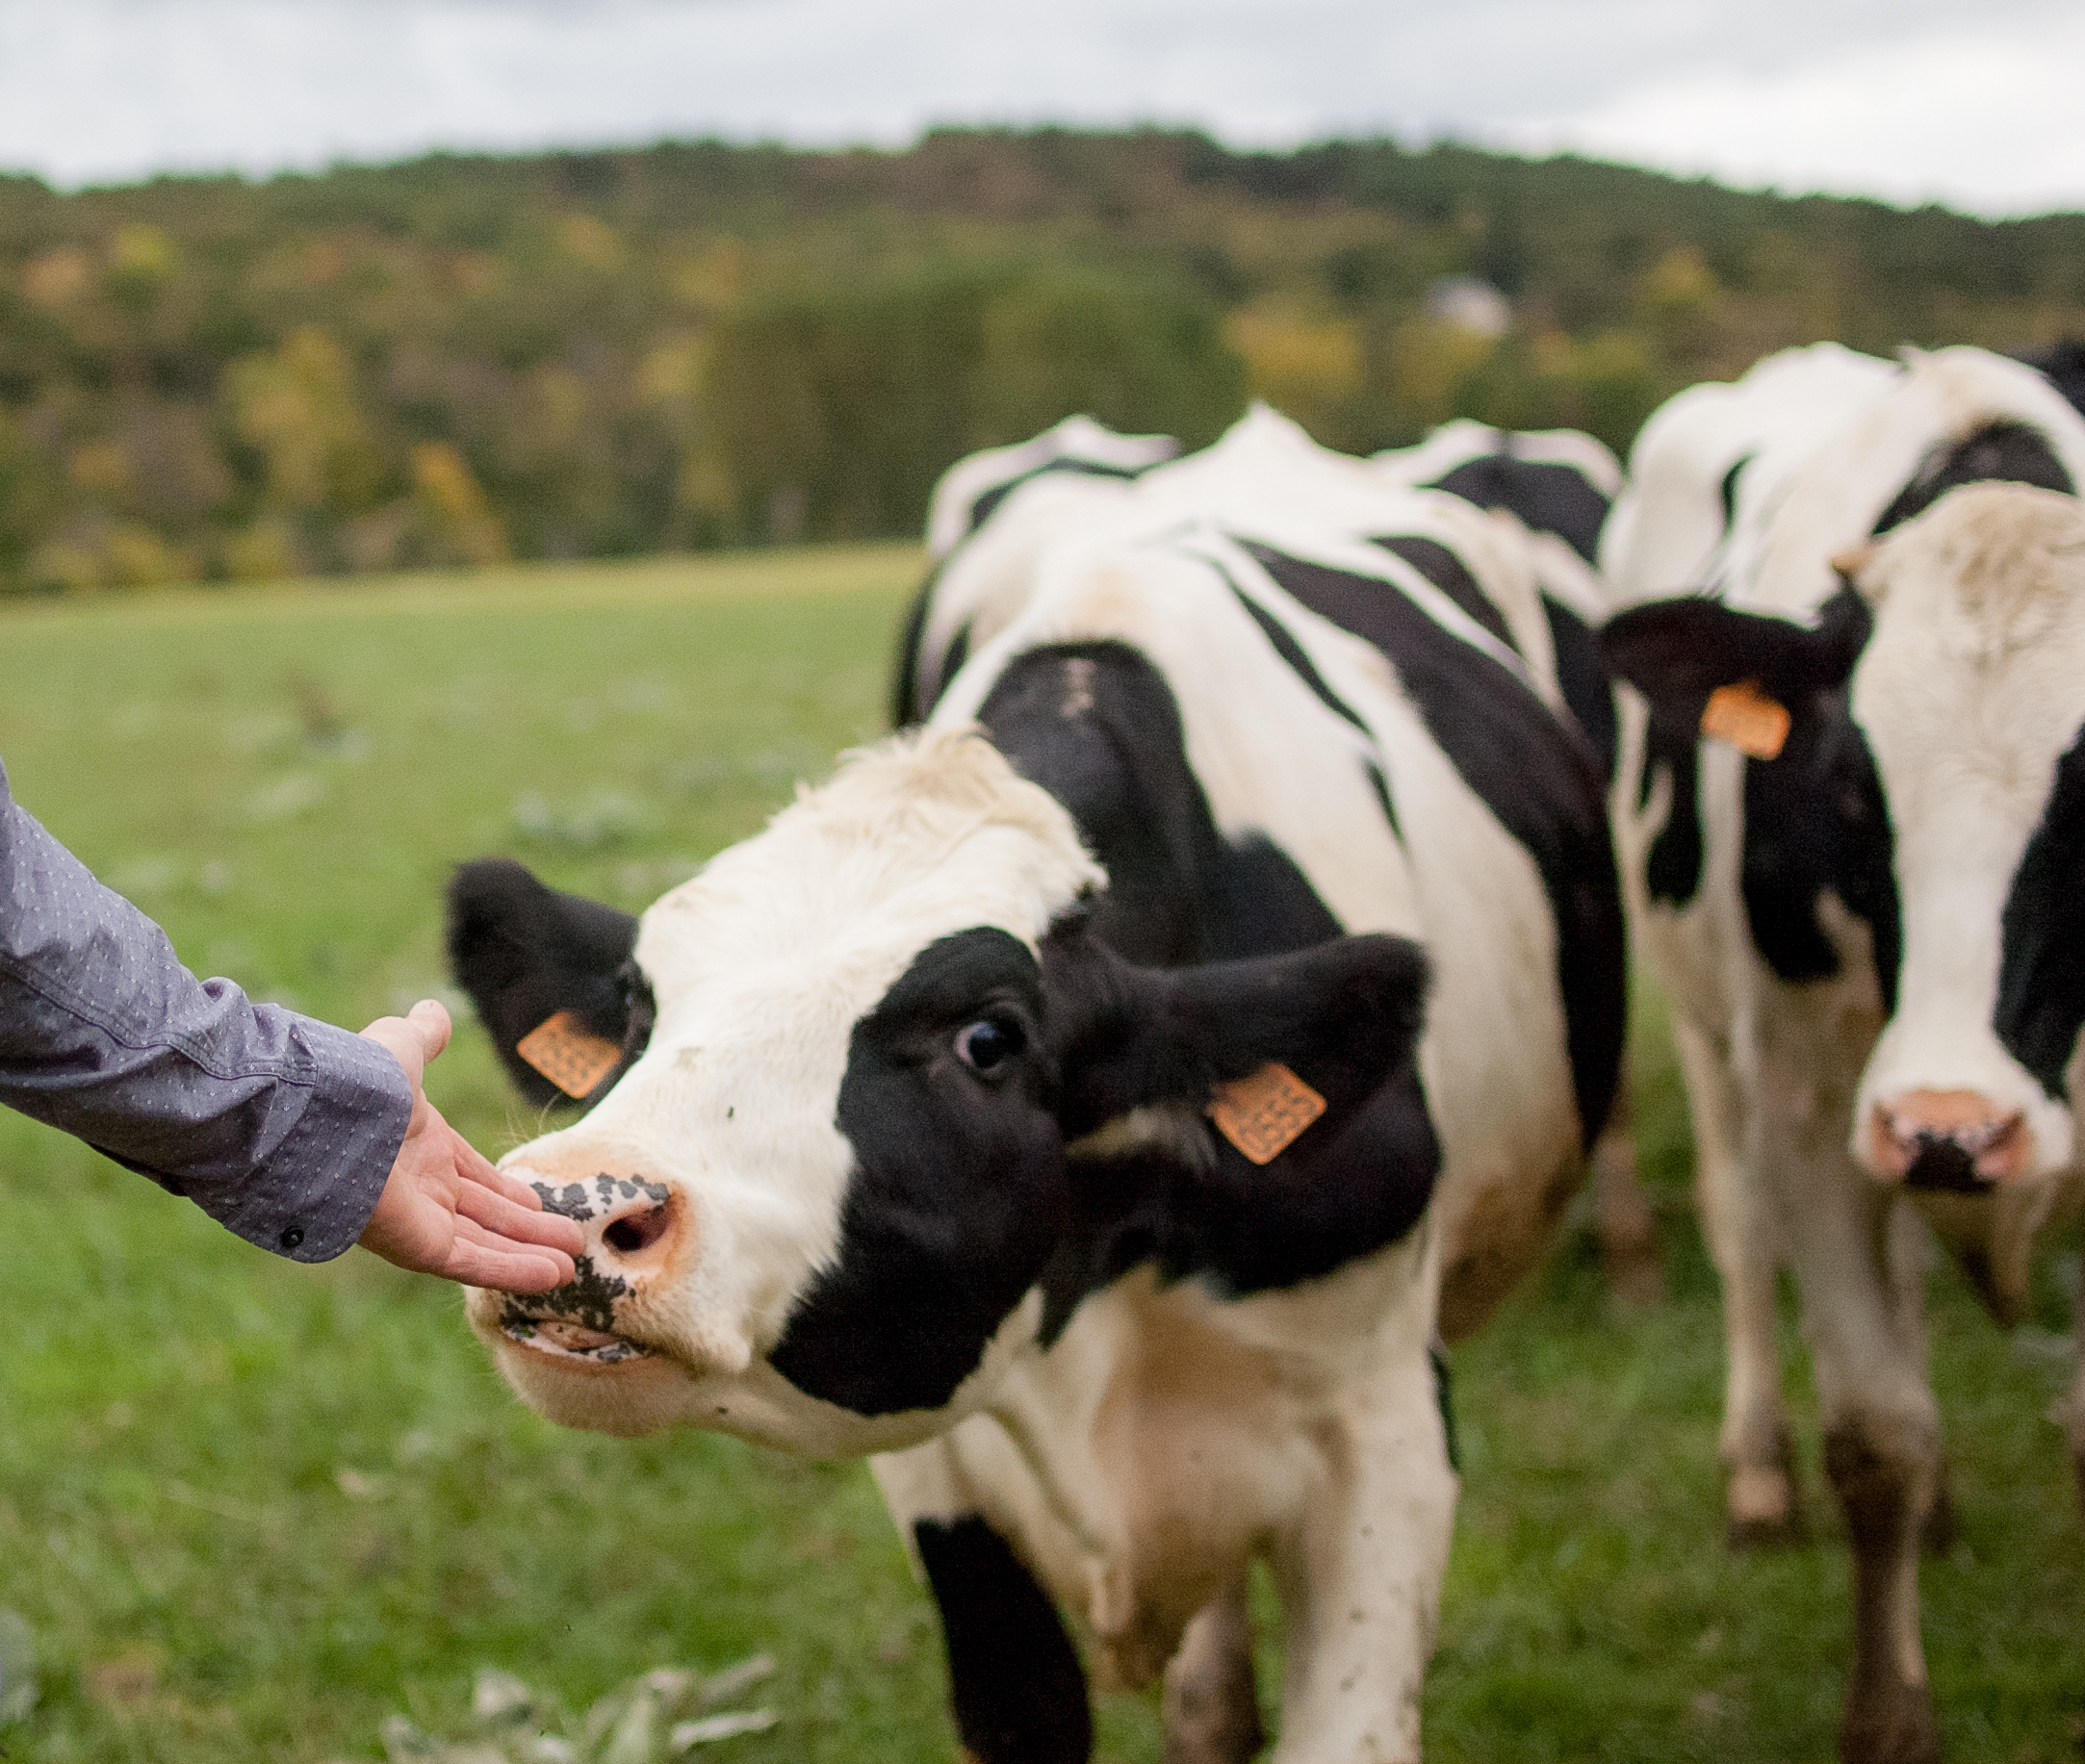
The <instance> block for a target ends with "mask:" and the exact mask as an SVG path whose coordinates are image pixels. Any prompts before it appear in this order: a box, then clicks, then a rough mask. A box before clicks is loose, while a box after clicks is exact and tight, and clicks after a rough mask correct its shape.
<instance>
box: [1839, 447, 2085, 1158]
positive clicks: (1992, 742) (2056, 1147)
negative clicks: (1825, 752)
mask: <svg viewBox="0 0 2085 1764" xmlns="http://www.w3.org/2000/svg"><path fill="white" fill-rule="evenodd" d="M1861 586H1862V588H1863V590H1864V592H1866V594H1867V595H1868V596H1869V597H1870V598H1871V600H1873V601H1874V602H1875V603H1876V623H1875V630H1874V634H1873V636H1872V637H1871V638H1870V639H1869V640H1868V645H1867V649H1866V652H1865V653H1864V654H1863V656H1862V658H1861V663H1860V666H1859V668H1858V669H1857V670H1856V671H1855V674H1854V679H1853V711H1854V715H1855V717H1856V718H1857V720H1858V721H1859V722H1860V723H1861V725H1862V727H1863V729H1865V730H1866V734H1867V740H1868V746H1869V748H1870V750H1871V751H1872V752H1873V754H1874V756H1875V763H1876V765H1877V767H1878V768H1879V770H1880V772H1881V774H1882V779H1883V783H1884V786H1885V788H1886V790H1887V792H1888V794H1889V798H1890V811H1891V819H1892V823H1893V826H1894V831H1895V836H1896V852H1895V862H1896V873H1897V882H1898V892H1899V894H1900V896H1901V898H1902V901H1903V906H1904V927H1903V931H1904V956H1903V963H1902V968H1901V972H1900V976H1899V980H1898V992H1897V1008H1896V1012H1895V1014H1894V1015H1893V1016H1892V1018H1891V1020H1890V1023H1889V1026H1888V1027H1887V1028H1886V1029H1885V1030H1884V1031H1883V1034H1882V1037H1881V1039H1880V1041H1878V1042H1877V1044H1876V1047H1875V1051H1874V1053H1873V1054H1872V1055H1871V1056H1870V1058H1869V1060H1868V1063H1867V1069H1866V1073H1865V1074H1864V1075H1863V1077H1862V1081H1861V1089H1860V1094H1859V1097H1858V1099H1857V1102H1856V1107H1855V1116H1856V1118H1855V1121H1854V1124H1853V1134H1852V1138H1853V1144H1854V1148H1855V1155H1856V1156H1857V1157H1859V1158H1861V1159H1862V1160H1863V1161H1864V1162H1866V1159H1867V1156H1868V1149H1869V1140H1868V1135H1867V1133H1866V1121H1867V1119H1868V1116H1869V1112H1870V1111H1871V1110H1873V1109H1874V1108H1876V1107H1877V1106H1880V1107H1882V1108H1884V1109H1886V1110H1887V1109H1888V1108H1889V1107H1890V1106H1891V1104H1892V1102H1893V1101H1894V1100H1895V1099H1897V1098H1899V1097H1902V1096H1904V1095H1906V1094H1907V1093H1909V1092H1912V1091H1915V1090H1943V1091H1945V1090H1968V1091H1973V1092H1975V1093H1976V1094H1978V1095H1979V1096H1982V1097H1983V1098H1985V1099H1986V1100H1987V1101H1989V1102H1990V1103H1992V1104H1994V1105H1995V1108H1996V1110H1997V1112H1998V1115H1999V1117H2000V1118H2003V1117H2004V1116H2007V1115H2010V1114H2012V1113H2015V1112H2017V1113H2020V1114H2021V1115H2024V1116H2025V1117H2026V1122H2027V1126H2028V1129H2029V1130H2030V1132H2031V1134H2032V1136H2033V1144H2034V1163H2033V1165H2032V1168H2031V1170H2030V1171H2029V1172H2027V1173H2029V1174H2035V1175H2047V1174H2052V1173H2053V1172H2055V1171H2058V1170H2062V1169H2064V1168H2067V1167H2068V1166H2069V1165H2070V1163H2071V1162H2072V1149H2073V1148H2072V1120H2071V1111H2070V1108H2069V1106H2068V1104H2067V1103H2065V1102H2064V1101H2063V1100H2061V1099H2060V1098H2057V1097H2053V1096H2050V1095H2049V1094H2047V1092H2046V1091H2045V1090H2044V1089H2043V1088H2042V1087H2041V1085H2040V1084H2039V1083H2038V1082H2037V1081H2036V1080H2035V1078H2034V1077H2033V1076H2032V1075H2031V1074H2030V1073H2028V1072H2027V1071H2026V1070H2025V1069H2024V1068H2023V1067H2022V1066H2021V1064H2020V1063H2019V1061H2016V1060H2015V1059H2014V1058H2013V1057H2012V1055H2011V1054H2010V1053H2008V1052H2007V1051H2006V1049H2005V1048H2004V1046H2003V1045H2002V1044H2001V1043H2000V1042H1999V1040H1998V1037H1997V1035H1996V1034H1995V1031H1994V1030H1993V1028H1992V1023H1993V1017H1994V1011H1995V1006H1996V1003H1997V996H1998V972H1999V959H2000V953H2001V952H2000V928H2001V921H2002V915H2003V913H2004V909H2005V903H2006V897H2007V894H2008V892H2009V890H2010V888H2011V886H2012V882H2013V878H2014V875H2015V873H2016V872H2017V871H2018V869H2019V868H2020V860H2021V856H2022V854H2023V853H2024V852H2025V851H2026V848H2027V841H2028V840H2029V839H2030V838H2031V837H2032V836H2033V834H2034V831H2035V829H2036V827H2037V826H2038V825H2039V824H2040V822H2041V819H2042V813H2043V809H2044V807H2045V805H2046V804H2047V802H2048V797H2049V791H2050V788H2051V786H2052V784H2053V781H2054V778H2055V772H2056V764H2057V761H2058V760H2059V759H2060V758H2061V757H2062V756H2063V754H2064V753H2065V751H2066V750H2067V749H2068V748H2069V747H2070V746H2071V745H2072V742H2073V741H2074V740H2075V739H2076V738H2077V733H2078V728H2079V725H2080V723H2081V722H2085V506H2081V505H2080V504H2079V502H2078V501H2077V499H2075V498H2074V497H2067V496H2059V495H2056V494H2055V493H2053V492H2051V491H2046V490H2036V489H2032V488H2030V487H2028V486H2025V485H2021V484H1969V485H1965V486H1964V487H1962V488H1961V489H1959V490H1954V491H1951V492H1949V493H1948V494H1947V495H1946V496H1944V497H1943V498H1942V499H1940V500H1939V501H1938V502H1936V503H1935V504H1934V505H1933V506H1932V507H1931V508H1930V509H1928V510H1927V511H1926V512H1925V513H1924V514H1922V515H1920V516H1919V517H1918V519H1917V520H1915V521H1910V522H1907V523H1906V524H1904V525H1903V526H1901V527H1899V528H1897V529H1896V531H1894V532H1892V534H1890V535H1889V537H1888V538H1887V539H1885V540H1884V542H1883V543H1882V544H1881V545H1880V546H1879V547H1878V548H1877V549H1876V550H1875V552H1874V553H1873V555H1872V557H1871V558H1870V559H1869V561H1868V562H1867V564H1866V567H1865V568H1864V570H1863V572H1862V575H1861Z"/></svg>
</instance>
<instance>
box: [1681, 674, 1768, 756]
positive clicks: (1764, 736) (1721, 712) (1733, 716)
mask: <svg viewBox="0 0 2085 1764" xmlns="http://www.w3.org/2000/svg"><path fill="white" fill-rule="evenodd" d="M1701 732H1702V733H1703V734H1705V735H1708V736H1710V737H1711V738H1712V739H1713V740H1716V741H1728V742H1729V743H1730V744H1731V746H1732V747H1734V748H1736V749H1737V750H1738V752H1739V753H1740V754H1749V755H1751V757H1752V758H1754V759H1775V758H1778V757H1779V756H1780V754H1781V749H1782V747H1783V745H1784V744H1785V743H1786V742H1787V741H1788V738H1789V707H1788V706H1787V705H1786V704H1784V703H1780V702H1779V701H1778V700H1776V699H1770V698H1768V697H1767V696H1766V694H1765V693H1763V692H1762V691H1761V690H1760V683H1759V681H1758V680H1753V679H1746V680H1739V681H1738V683H1737V684H1736V685H1735V686H1718V687H1717V688H1716V689H1715V690H1714V691H1713V692H1712V693H1711V694H1710V695H1709V703H1707V705H1705V706H1704V707H1703V709H1702V713H1701Z"/></svg>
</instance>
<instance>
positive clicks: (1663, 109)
mask: <svg viewBox="0 0 2085 1764" xmlns="http://www.w3.org/2000/svg"><path fill="white" fill-rule="evenodd" d="M2081 78H2085V17H2067V18H2064V19H2062V20H2060V21H2058V20H2055V19H2049V20H2044V21H2041V22H2039V23H2038V24H2037V25H2036V26H2035V27H2034V28H2033V29H2031V30H2028V29H2016V30H2013V31H1993V32H1986V33H1980V34H1979V33H1971V32H1969V31H1965V30H1959V29H1957V30H1948V31H1943V32H1936V33H1934V34H1932V35H1929V36H1925V37H1921V38H1914V39H1913V40H1910V41H1896V42H1892V43H1888V44H1883V45H1875V46H1870V47H1866V48H1862V49H1859V50H1847V51H1842V52H1840V53H1839V54H1836V55H1833V56H1830V57H1828V58H1825V59H1823V60H1821V61H1819V62H1817V63H1815V64H1804V65H1798V66H1793V67H1789V68H1785V69H1781V70H1777V71H1773V72H1765V73H1759V74H1744V73H1733V72H1725V71H1702V72H1697V73H1690V74H1682V75H1679V76H1677V77H1668V78H1663V79H1660V80H1658V81H1656V82H1651V83H1646V84H1644V85H1642V86H1639V87H1637V88H1635V89H1633V90H1630V91H1627V92H1624V93H1622V94H1621V95H1620V96H1618V97H1616V98H1614V99H1612V100H1610V101H1609V102H1608V103H1605V104H1602V105H1600V106H1597V107H1595V108H1592V109H1589V110H1586V111H1584V112H1582V113H1580V114H1579V115H1571V116H1563V117H1552V118H1546V119H1539V120H1535V121H1532V122H1528V123H1523V124H1520V125H1517V126H1515V127H1512V128H1509V129H1507V130H1505V131H1502V134H1503V136H1504V138H1505V139H1506V140H1507V141H1514V142H1517V143H1518V144H1521V145H1525V146H1530V147H1535V148H1555V147H1558V146H1572V147H1577V148H1580V149H1582V150H1583V151H1586V152H1590V153H1597V154H1601V155H1604V156H1607V157H1610V158H1619V159H1629V160H1648V161H1651V162H1652V163H1655V164H1658V165H1661V166H1671V167H1674V168H1676V169H1680V170H1685V171H1699V172H1707V173H1709V174H1711V175H1712V176H1715V177H1719V178H1723V179H1726V180H1729V181H1733V182H1738V183H1741V184H1746V185H1753V186H1773V187H1777V188H1780V189H1783V190H1787V191H1790V192H1808V191H1826V192H1857V193H1865V194H1874V195H1880V196H1884V197H1886V198H1889V199H1891V200H1893V201H1898V202H1904V203H1917V202H1923V201H1943V202H1948V203H1952V204H1955V205H1957V206H1967V207H1969V208H1972V209H1976V210H1980V211H1982V212H1985V213H1990V214H2033V213H2040V212H2046V211H2047V210H2049V209H2053V208H2077V207H2085V129H2081V128H2080V127H2079V126H2078V120H2077V108H2076V107H2077V94H2078V91H2079V86H2080V80H2081Z"/></svg>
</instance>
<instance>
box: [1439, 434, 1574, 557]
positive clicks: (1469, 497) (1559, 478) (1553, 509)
mask: <svg viewBox="0 0 2085 1764" xmlns="http://www.w3.org/2000/svg"><path fill="white" fill-rule="evenodd" d="M1428 488H1429V489H1431V490H1445V491H1447V492H1448V494H1449V495H1450V496H1455V497H1460V498H1461V499H1463V500H1464V501H1465V502H1474V503H1476V504H1477V506H1478V507H1480V508H1503V509H1506V511H1507V512H1508V513H1510V514H1512V515H1514V516H1515V517H1517V518H1518V519H1519V521H1520V524H1522V525H1523V526H1526V527H1529V528H1531V529H1532V530H1533V531H1535V532H1539V533H1555V534H1556V535H1557V538H1559V539H1561V540H1562V541H1563V542H1564V543H1565V544H1566V545H1568V546H1569V547H1570V548H1571V549H1572V550H1574V551H1576V552H1577V553H1578V554H1579V555H1580V556H1581V557H1583V559H1584V560H1585V561H1586V562H1587V563H1591V562H1592V561H1593V560H1594V558H1595V557H1596V556H1597V555H1598V554H1599V550H1600V529H1601V528H1602V527H1603V526H1605V525H1606V524H1607V520H1608V499H1607V498H1606V497H1605V496H1604V495H1602V494H1601V492H1600V491H1599V489H1598V488H1596V487H1595V486H1594V485H1593V484H1591V483H1589V482H1588V481H1587V480H1586V479H1585V477H1584V476H1583V474H1582V473H1580V472H1579V471H1578V470H1577V469H1576V468H1575V467H1572V466H1565V465H1558V464H1557V463H1555V462H1553V461H1548V460H1537V459H1518V458H1516V457H1514V455H1512V454H1510V453H1487V454H1485V455H1484V456H1483V457H1482V458H1480V459H1469V460H1464V461H1463V463H1462V464H1461V465H1459V466H1457V467H1456V468H1455V469H1454V471H1453V472H1451V473H1448V474H1447V475H1446V476H1445V477H1442V478H1439V479H1436V480H1435V481H1434V482H1433V483H1432V484H1430V485H1429V486H1428Z"/></svg>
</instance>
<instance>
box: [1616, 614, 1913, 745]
mask: <svg viewBox="0 0 2085 1764" xmlns="http://www.w3.org/2000/svg"><path fill="white" fill-rule="evenodd" d="M1872 625H1873V621H1872V619H1871V618H1870V616H1869V614H1868V610H1867V602H1866V601H1864V600H1862V599H1861V597H1860V596H1859V595H1858V594H1856V593H1855V592H1854V591H1853V590H1852V589H1851V588H1841V589H1840V591H1839V592H1838V593H1837V594H1835V595H1834V596H1833V597H1832V598H1831V599H1830V600H1829V601H1825V603H1824V604H1823V605H1822V606H1821V607H1819V608H1818V609H1817V622H1816V624H1815V625H1814V626H1813V625H1798V624H1797V623H1795V621H1794V620H1792V619H1776V618H1773V617H1771V616H1769V615H1767V614H1763V613H1750V612H1738V611H1735V610H1733V609H1732V608H1731V607H1728V606H1726V605H1724V604H1723V603H1722V601H1713V600H1711V599H1709V598H1708V596H1706V595H1698V594H1690V595H1685V596H1682V597H1680V598H1679V599H1677V600H1670V601H1650V602H1649V603H1648V604H1646V605H1642V606H1633V607H1631V608H1630V609H1629V610H1628V611H1627V612H1622V613H1617V614H1616V615H1615V616H1614V617H1613V618H1611V619H1609V621H1608V623H1607V624H1606V625H1605V626H1603V627H1602V628H1601V632H1600V652H1601V654H1602V655H1603V656H1605V657H1606V659H1607V664H1608V668H1609V671H1610V672H1611V673H1613V674H1615V675H1617V676H1619V677H1621V678H1623V679H1626V680H1627V681H1628V682H1629V683H1630V684H1631V685H1632V686H1635V688H1636V689H1637V690H1638V691H1639V692H1641V693H1642V694H1643V695H1644V697H1645V698H1647V699H1649V700H1650V701H1651V703H1652V705H1653V706H1654V707H1656V708H1657V709H1659V710H1670V711H1672V712H1676V713H1678V714H1680V715H1683V716H1685V715H1688V714H1689V713H1688V711H1687V706H1689V705H1691V707H1692V708H1691V721H1692V722H1693V723H1694V724H1697V725H1698V724H1699V722H1700V720H1701V708H1702V706H1703V705H1704V704H1705V703H1707V702H1708V699H1709V695H1710V694H1711V693H1712V692H1713V691H1715V690H1716V688H1717V687H1719V686H1735V685H1737V684H1738V682H1739V681H1741V680H1753V681H1757V682H1758V684H1759V685H1760V687H1761V688H1762V689H1763V691H1764V692H1765V693H1766V695H1767V696H1768V697H1769V698H1773V699H1776V700H1778V701H1779V702H1780V703H1783V704H1787V705H1789V707H1790V708H1793V707H1794V706H1796V705H1798V704H1800V703H1803V702H1804V701H1805V700H1806V699H1809V698H1811V697H1813V696H1815V694H1817V693H1819V692H1829V691H1830V690H1832V689H1833V688H1834V687H1836V686H1842V685H1844V684H1845V682H1846V678H1847V676H1849V675H1850V674H1852V672H1853V667H1854V663H1855V662H1857V661H1859V660H1860V659H1861V651H1862V649H1863V648H1864V647H1865V646H1866V643H1867V636H1868V631H1869V630H1870V628H1871V627H1872Z"/></svg>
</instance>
